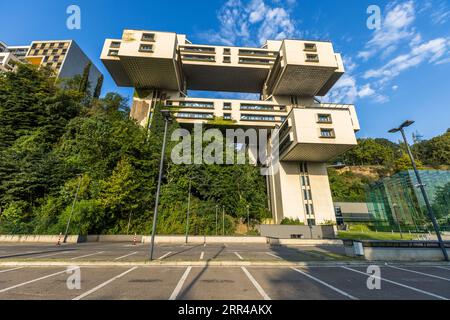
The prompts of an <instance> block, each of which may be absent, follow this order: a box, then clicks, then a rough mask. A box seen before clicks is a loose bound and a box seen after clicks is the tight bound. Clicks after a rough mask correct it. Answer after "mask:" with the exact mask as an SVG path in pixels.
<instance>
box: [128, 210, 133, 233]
mask: <svg viewBox="0 0 450 320" xmlns="http://www.w3.org/2000/svg"><path fill="white" fill-rule="evenodd" d="M132 215H133V211H130V217H129V218H128V227H127V235H129V234H130V225H131V216H132Z"/></svg>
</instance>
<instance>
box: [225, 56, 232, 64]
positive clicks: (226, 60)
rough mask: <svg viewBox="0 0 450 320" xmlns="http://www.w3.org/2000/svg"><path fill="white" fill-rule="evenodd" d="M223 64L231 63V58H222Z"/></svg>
mask: <svg viewBox="0 0 450 320" xmlns="http://www.w3.org/2000/svg"><path fill="white" fill-rule="evenodd" d="M223 62H224V63H231V57H223Z"/></svg>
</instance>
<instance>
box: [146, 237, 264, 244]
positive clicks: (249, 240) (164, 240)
mask: <svg viewBox="0 0 450 320" xmlns="http://www.w3.org/2000/svg"><path fill="white" fill-rule="evenodd" d="M150 241H151V237H150V236H145V237H142V243H150ZM185 241H186V237H184V236H156V237H155V243H178V244H179V243H185ZM204 242H205V237H201V236H195V237H194V236H192V237H189V243H194V244H195V243H197V244H199V243H204ZM206 243H264V244H266V243H267V238H266V237H206Z"/></svg>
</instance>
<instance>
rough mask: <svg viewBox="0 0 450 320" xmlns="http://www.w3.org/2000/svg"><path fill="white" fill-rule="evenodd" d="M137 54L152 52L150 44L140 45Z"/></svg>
mask: <svg viewBox="0 0 450 320" xmlns="http://www.w3.org/2000/svg"><path fill="white" fill-rule="evenodd" d="M139 52H147V53H148V52H153V46H152V45H151V44H141V46H140V47H139Z"/></svg>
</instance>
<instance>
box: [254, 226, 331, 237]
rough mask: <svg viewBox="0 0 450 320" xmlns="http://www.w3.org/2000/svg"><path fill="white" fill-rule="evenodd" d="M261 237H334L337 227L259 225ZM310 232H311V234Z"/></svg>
mask: <svg viewBox="0 0 450 320" xmlns="http://www.w3.org/2000/svg"><path fill="white" fill-rule="evenodd" d="M259 228H260V233H261V236H263V237H270V238H278V239H292V238H301V239H335V238H336V235H337V228H336V227H335V226H312V228H310V227H309V226H291V225H269V224H262V225H260V227H259ZM311 233H312V234H311Z"/></svg>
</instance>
